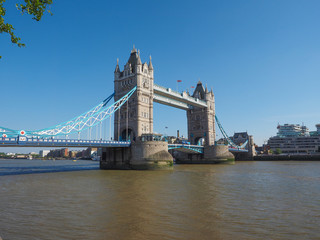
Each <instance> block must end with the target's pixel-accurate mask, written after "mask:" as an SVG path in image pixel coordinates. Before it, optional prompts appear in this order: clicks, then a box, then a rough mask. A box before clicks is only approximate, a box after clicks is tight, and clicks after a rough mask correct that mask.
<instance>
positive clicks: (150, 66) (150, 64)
mask: <svg viewBox="0 0 320 240" xmlns="http://www.w3.org/2000/svg"><path fill="white" fill-rule="evenodd" d="M148 68H149V70H153V66H152V61H151V55H150V61H149V67H148Z"/></svg>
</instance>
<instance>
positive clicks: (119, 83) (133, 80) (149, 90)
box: [114, 47, 154, 140]
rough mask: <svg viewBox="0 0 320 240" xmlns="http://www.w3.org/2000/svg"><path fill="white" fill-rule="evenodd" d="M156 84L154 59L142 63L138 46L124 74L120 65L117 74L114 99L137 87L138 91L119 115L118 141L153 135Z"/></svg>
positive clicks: (117, 125)
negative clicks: (154, 86)
mask: <svg viewBox="0 0 320 240" xmlns="http://www.w3.org/2000/svg"><path fill="white" fill-rule="evenodd" d="M153 82H154V79H153V66H152V62H151V57H150V62H149V64H147V63H143V64H142V62H141V58H140V51H137V49H136V48H135V47H133V49H132V50H131V54H130V57H129V59H128V61H127V63H126V64H125V65H124V69H123V71H121V70H120V68H119V64H118V63H117V66H116V70H115V75H114V89H115V96H114V100H115V101H117V100H118V99H120V98H121V97H123V96H124V95H125V94H126V93H128V92H129V91H130V90H131V89H132V88H133V87H135V86H137V90H136V92H135V93H134V94H133V95H132V97H131V98H130V99H129V102H128V104H127V103H125V104H124V105H123V106H122V107H121V109H120V111H118V112H117V113H115V119H114V139H115V140H126V139H127V135H128V139H131V140H134V139H135V138H137V137H139V136H141V135H142V134H144V133H152V132H153ZM127 107H128V109H127ZM127 127H128V130H127Z"/></svg>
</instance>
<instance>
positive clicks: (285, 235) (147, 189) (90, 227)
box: [0, 160, 320, 240]
mask: <svg viewBox="0 0 320 240" xmlns="http://www.w3.org/2000/svg"><path fill="white" fill-rule="evenodd" d="M7 161H8V160H1V161H0V169H1V166H4V165H6V164H7ZM32 162H33V161H32ZM56 162H58V161H56ZM28 163H30V162H28V160H25V162H23V161H20V162H19V164H20V165H22V164H26V165H27V164H28ZM33 163H35V162H33ZM77 163H78V162H77ZM42 164H44V165H45V164H46V163H42ZM47 164H52V163H47ZM60 164H62V162H60ZM69 164H70V162H69ZM74 164H76V163H74ZM78 164H80V165H81V164H84V163H83V162H82V163H78ZM88 164H96V163H88ZM7 165H8V164H7ZM11 167H12V164H11ZM95 168H96V165H95ZM95 168H93V169H95ZM3 171H4V170H3ZM3 171H2V172H3ZM0 175H1V171H0ZM319 226H320V162H237V163H236V164H235V165H175V166H174V170H173V171H106V170H82V171H65V172H50V173H48V172H46V173H38V174H11V175H5V174H3V175H2V176H0V236H1V237H2V238H3V240H7V239H8V240H9V239H13V240H19V239H24V240H25V239H30V240H31V239H32V240H34V239H41V240H44V239H50V240H51V239H54V240H57V239H86V240H88V239H92V240H103V239H136V240H138V239H139V240H143V239H299V240H300V239H320V230H319Z"/></svg>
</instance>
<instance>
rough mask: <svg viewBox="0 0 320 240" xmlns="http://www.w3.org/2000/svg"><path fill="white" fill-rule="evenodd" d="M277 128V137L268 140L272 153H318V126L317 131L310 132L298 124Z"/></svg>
mask: <svg viewBox="0 0 320 240" xmlns="http://www.w3.org/2000/svg"><path fill="white" fill-rule="evenodd" d="M277 128H278V133H277V136H275V137H271V138H269V140H268V145H269V146H270V149H271V150H272V151H275V150H276V149H281V151H282V153H316V152H320V124H317V125H316V128H317V130H316V131H312V132H310V131H309V129H308V128H307V127H306V126H300V125H299V124H284V125H278V127H277Z"/></svg>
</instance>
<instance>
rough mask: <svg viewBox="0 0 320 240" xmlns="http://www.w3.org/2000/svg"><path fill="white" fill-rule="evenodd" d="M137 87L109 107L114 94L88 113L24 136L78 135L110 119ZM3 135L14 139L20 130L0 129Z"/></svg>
mask: <svg viewBox="0 0 320 240" xmlns="http://www.w3.org/2000/svg"><path fill="white" fill-rule="evenodd" d="M136 89H137V87H134V88H133V89H131V90H130V91H129V92H128V93H127V94H126V95H124V96H123V97H122V98H121V99H119V100H118V101H116V102H114V103H113V104H112V105H111V106H109V107H106V105H107V104H108V103H109V101H110V100H111V99H112V98H113V96H114V93H113V94H111V95H110V96H109V97H108V98H106V99H105V100H104V101H103V102H101V103H100V104H98V105H97V106H95V107H94V108H92V109H90V110H89V111H87V112H85V113H83V114H81V115H79V116H78V117H75V118H73V119H71V120H69V121H66V122H63V123H61V124H58V125H55V126H53V127H49V128H45V129H40V130H34V131H25V134H24V135H25V136H30V137H31V136H33V137H46V138H47V137H53V136H60V135H69V134H72V133H79V132H82V131H84V130H86V129H88V128H91V127H93V126H95V125H97V124H99V123H100V122H102V121H103V120H105V119H107V118H109V117H111V116H112V115H113V114H114V112H116V111H117V110H118V109H119V108H121V106H122V105H123V104H124V103H126V102H127V101H128V99H129V98H130V97H131V96H132V94H133V93H134V92H135V91H136ZM3 134H5V135H7V136H8V137H16V136H18V135H20V130H13V129H9V128H4V127H0V137H1V136H2V135H3Z"/></svg>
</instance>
